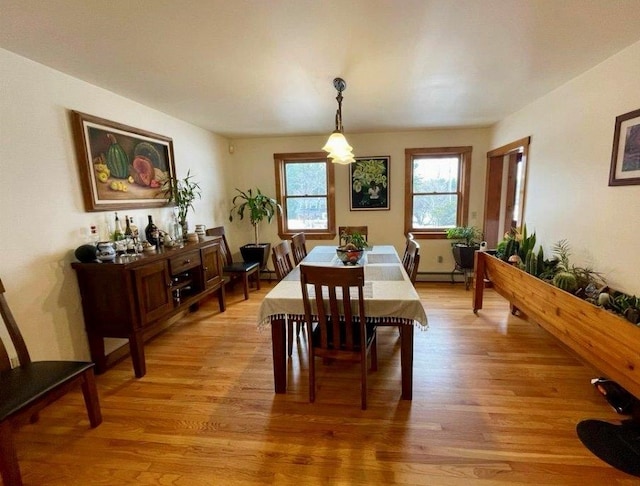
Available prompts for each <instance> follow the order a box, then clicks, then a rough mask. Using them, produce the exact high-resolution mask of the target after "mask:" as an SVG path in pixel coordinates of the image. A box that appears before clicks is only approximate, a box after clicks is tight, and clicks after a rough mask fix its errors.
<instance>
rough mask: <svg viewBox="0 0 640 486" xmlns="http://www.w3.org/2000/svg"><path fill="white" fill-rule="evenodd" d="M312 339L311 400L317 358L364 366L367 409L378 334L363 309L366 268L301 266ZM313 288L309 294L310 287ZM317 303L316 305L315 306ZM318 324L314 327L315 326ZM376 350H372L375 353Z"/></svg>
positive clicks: (362, 391)
mask: <svg viewBox="0 0 640 486" xmlns="http://www.w3.org/2000/svg"><path fill="white" fill-rule="evenodd" d="M300 284H301V286H302V300H303V304H304V313H305V321H306V324H307V335H308V336H309V400H310V401H311V402H313V401H314V400H315V357H316V356H318V357H323V358H329V359H335V360H347V361H354V362H360V363H361V400H362V409H363V410H365V409H366V408H367V357H368V354H369V353H372V368H373V369H376V368H377V356H376V354H375V344H376V342H375V341H376V331H375V327H374V326H373V325H368V324H367V317H366V314H365V310H364V268H363V267H361V266H355V267H326V266H313V265H306V264H304V263H303V264H301V265H300ZM310 287H311V288H312V289H313V293H310V290H309V288H310ZM314 304H315V305H314ZM314 322H316V323H317V324H316V326H315V328H313V323H314ZM372 347H373V351H372Z"/></svg>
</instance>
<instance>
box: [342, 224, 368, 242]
mask: <svg viewBox="0 0 640 486" xmlns="http://www.w3.org/2000/svg"><path fill="white" fill-rule="evenodd" d="M345 233H346V234H348V235H350V234H353V233H360V234H361V235H362V236H364V239H365V240H367V241H369V227H368V226H338V237H339V238H340V244H342V242H343V238H342V235H343V234H345Z"/></svg>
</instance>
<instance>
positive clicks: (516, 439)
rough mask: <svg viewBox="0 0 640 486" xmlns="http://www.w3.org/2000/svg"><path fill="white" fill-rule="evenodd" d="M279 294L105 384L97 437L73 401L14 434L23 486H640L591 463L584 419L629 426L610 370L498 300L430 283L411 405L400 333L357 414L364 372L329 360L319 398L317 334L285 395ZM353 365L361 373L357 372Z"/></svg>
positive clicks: (155, 351)
mask: <svg viewBox="0 0 640 486" xmlns="http://www.w3.org/2000/svg"><path fill="white" fill-rule="evenodd" d="M271 286H272V285H270V284H269V283H265V285H264V286H263V289H262V290H260V291H255V290H252V292H251V294H250V299H249V300H248V301H244V300H242V295H241V291H240V289H239V287H238V289H237V290H238V293H237V294H232V295H230V296H229V303H228V307H227V311H226V312H225V313H222V314H221V313H220V312H219V311H218V309H217V301H216V299H211V300H209V301H207V302H206V303H204V305H203V306H202V307H201V308H200V310H199V311H198V312H196V313H193V314H191V315H189V316H187V317H186V318H185V319H183V320H181V321H180V322H178V323H176V324H175V325H173V326H172V327H171V328H169V329H168V330H167V331H166V332H165V333H163V334H161V335H159V336H158V337H156V338H155V339H154V340H153V341H152V342H150V343H149V344H148V345H147V347H146V354H147V370H148V371H147V374H146V376H144V377H143V378H141V379H136V378H134V376H133V370H132V367H131V361H130V359H126V360H124V361H123V362H121V363H119V364H118V365H116V366H115V367H114V368H112V369H111V370H109V371H108V372H107V373H105V374H103V375H100V376H98V377H97V382H98V389H99V393H100V398H101V404H102V412H103V416H104V422H103V423H102V425H100V426H99V427H98V428H96V429H93V430H92V429H89V428H88V420H87V417H86V412H85V410H84V405H83V402H82V395H81V394H80V393H79V392H77V393H71V394H68V395H67V396H65V397H63V398H62V399H60V400H59V401H58V402H56V403H54V404H53V405H51V406H50V407H48V408H47V409H45V410H44V411H43V412H42V413H41V416H40V421H39V422H38V423H36V424H30V425H25V426H24V427H21V428H20V429H19V430H18V432H17V433H16V442H17V448H18V455H19V459H20V465H21V469H22V472H23V478H24V482H25V485H34V486H35V485H38V486H44V485H65V486H69V485H83V486H84V485H126V484H135V485H176V486H187V485H188V486H199V485H218V484H220V485H229V484H248V485H254V484H331V485H343V484H344V485H392V484H404V485H409V484H411V485H436V486H438V485H443V486H448V485H456V486H457V485H467V484H474V485H475V484H478V485H505V484H529V485H532V484H535V485H580V486H585V485H600V484H602V485H604V484H606V485H611V484H636V485H637V484H639V482H640V481H639V480H638V478H634V477H632V476H628V475H626V474H624V473H622V472H620V471H617V470H615V469H613V468H611V467H610V466H608V465H607V464H605V463H604V462H602V461H600V460H599V459H598V458H596V457H595V456H593V455H592V454H591V453H590V452H589V451H588V450H587V449H586V448H585V447H584V446H583V445H582V444H581V442H580V441H579V440H578V438H577V436H576V432H575V427H576V424H577V423H578V422H579V421H580V420H583V419H587V418H598V419H602V420H610V421H612V422H616V423H617V422H619V421H620V420H621V419H622V418H624V417H621V416H619V415H617V414H615V412H614V411H613V410H612V409H611V408H610V407H609V406H608V405H607V404H606V402H605V401H604V399H603V398H602V397H601V396H600V395H599V394H598V393H597V392H596V391H595V390H594V389H593V387H592V386H591V385H590V383H589V380H590V379H591V378H592V377H594V376H597V373H596V372H595V371H594V370H592V369H590V368H589V367H587V366H585V365H584V364H582V363H581V362H580V361H578V360H577V359H576V358H575V357H574V356H573V355H571V354H570V353H569V352H568V351H566V350H565V349H563V348H562V347H561V345H560V344H559V343H558V341H556V340H555V339H554V338H553V337H551V336H550V335H548V334H547V333H546V332H545V331H544V330H542V329H541V328H539V327H538V326H537V325H535V324H534V323H531V322H527V321H525V320H523V319H520V318H518V317H513V316H511V315H510V313H509V310H508V304H507V303H506V301H504V300H503V299H502V298H501V297H500V296H498V295H496V294H495V293H494V292H493V291H491V290H488V291H487V292H486V296H485V303H484V309H483V310H482V311H480V313H479V315H478V316H476V315H474V314H473V312H472V311H471V292H470V291H465V290H464V286H463V285H460V284H456V285H451V284H449V283H440V284H427V283H418V291H419V293H420V296H421V299H422V301H423V303H424V306H425V309H426V311H427V315H428V317H429V323H430V328H429V330H428V331H424V332H421V331H419V330H416V332H415V347H414V355H415V358H414V360H415V361H414V385H413V390H414V391H413V401H403V400H400V347H399V340H398V333H397V331H396V330H395V329H393V328H390V329H383V330H381V331H380V332H379V338H378V340H379V343H378V356H379V370H378V371H377V372H375V373H370V374H369V394H368V406H369V408H368V410H366V411H361V410H360V399H359V375H358V373H359V371H358V365H354V367H351V368H349V367H348V368H346V369H341V370H339V371H338V373H339V375H340V378H341V381H340V382H339V383H338V385H337V386H329V385H328V384H327V380H326V379H323V377H326V373H327V370H328V369H331V370H332V372H334V373H335V372H336V371H335V370H333V368H335V365H334V366H333V367H332V366H331V365H323V364H322V363H321V362H318V365H317V366H316V368H317V372H318V390H317V395H316V403H314V404H310V403H309V402H308V387H307V383H308V379H307V365H306V359H307V352H306V350H305V346H306V339H305V336H301V338H300V340H299V341H298V342H297V349H294V352H293V357H292V358H291V359H290V360H289V369H288V378H289V382H290V386H289V392H288V393H287V394H286V395H275V393H274V391H273V371H272V362H271V337H270V333H269V332H259V331H258V330H257V329H256V315H257V312H258V307H259V305H260V301H261V297H262V296H263V295H265V293H266V292H268V290H269V289H270V288H271ZM347 366H348V365H347Z"/></svg>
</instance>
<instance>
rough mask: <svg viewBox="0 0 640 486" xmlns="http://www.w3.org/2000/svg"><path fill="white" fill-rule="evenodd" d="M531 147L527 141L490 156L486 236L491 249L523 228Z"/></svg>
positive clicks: (492, 151) (484, 226)
mask: <svg viewBox="0 0 640 486" xmlns="http://www.w3.org/2000/svg"><path fill="white" fill-rule="evenodd" d="M530 143H531V137H526V138H522V139H520V140H516V141H515V142H512V143H510V144H507V145H504V146H502V147H499V148H497V149H494V150H491V151H490V152H488V153H487V179H486V187H485V199H484V201H485V202H484V225H483V233H484V239H485V241H486V242H487V247H488V248H495V247H496V246H497V245H498V242H500V241H501V240H502V238H503V236H504V234H505V233H507V232H508V231H510V230H511V229H512V228H517V227H519V226H521V225H522V220H523V216H524V202H525V189H526V173H527V170H526V168H527V157H528V154H529V144H530Z"/></svg>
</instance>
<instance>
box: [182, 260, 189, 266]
mask: <svg viewBox="0 0 640 486" xmlns="http://www.w3.org/2000/svg"><path fill="white" fill-rule="evenodd" d="M189 263H191V260H189V259H186V260H185V261H183V262H182V264H183V265H189Z"/></svg>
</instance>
